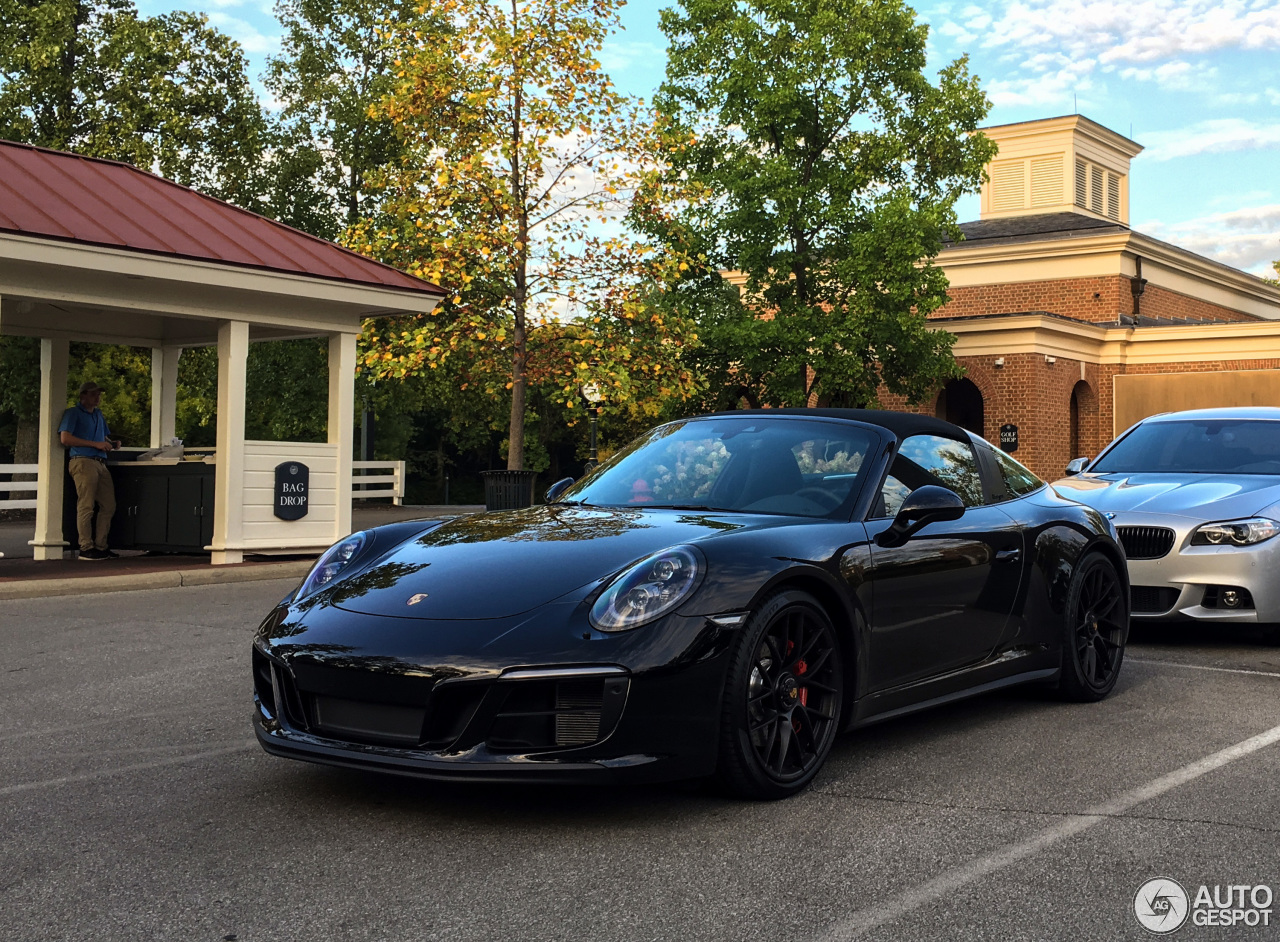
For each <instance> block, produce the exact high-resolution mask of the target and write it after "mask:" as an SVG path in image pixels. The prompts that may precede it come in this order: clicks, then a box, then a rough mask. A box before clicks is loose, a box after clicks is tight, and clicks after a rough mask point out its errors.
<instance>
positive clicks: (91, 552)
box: [80, 549, 108, 562]
mask: <svg viewBox="0 0 1280 942" xmlns="http://www.w3.org/2000/svg"><path fill="white" fill-rule="evenodd" d="M80 558H81V559H87V560H91V561H93V562H97V561H98V560H100V559H107V558H108V556H107V552H106V550H100V549H87V550H81V551H80Z"/></svg>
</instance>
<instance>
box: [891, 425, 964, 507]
mask: <svg viewBox="0 0 1280 942" xmlns="http://www.w3.org/2000/svg"><path fill="white" fill-rule="evenodd" d="M926 484H936V485H939V486H941V487H945V488H948V489H950V490H953V491H955V492H956V493H957V494H958V495H960V499H961V500H963V501H964V505H965V506H966V507H978V506H980V505H982V504H983V503H984V500H983V496H982V477H981V475H980V474H979V473H978V459H977V456H976V455H975V454H974V453H973V447H972V446H971V445H970V444H969V443H968V442H959V441H956V440H955V439H952V438H942V437H941V436H938V435H912V436H911V437H910V438H908V439H907V440H906V441H904V442H903V443H902V447H901V448H900V449H899V450H898V454H897V455H896V456H895V457H894V459H893V465H892V467H890V468H889V473H888V475H886V476H885V481H884V486H883V487H882V488H881V489H880V506H879V507H878V508H873V513H874V515H875V516H881V517H892V516H894V515H895V514H897V512H898V509H899V508H900V507H901V506H902V501H903V500H904V499H905V498H906V496H907V495H908V494H910V493H911V492H912V491H914V490H915V489H916V488H918V487H924V486H925V485H926Z"/></svg>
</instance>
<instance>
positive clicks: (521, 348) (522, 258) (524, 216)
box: [507, 0, 529, 471]
mask: <svg viewBox="0 0 1280 942" xmlns="http://www.w3.org/2000/svg"><path fill="white" fill-rule="evenodd" d="M518 16H519V8H518V7H517V6H516V0H511V26H512V29H517V28H518ZM522 82H523V78H522V76H521V75H520V70H519V69H518V68H517V69H516V73H515V76H514V78H513V80H512V83H511V85H512V88H513V89H514V90H515V91H514V100H513V101H512V111H511V197H512V199H513V200H515V204H516V206H517V210H516V211H517V213H519V221H518V227H517V230H516V231H517V236H516V238H517V239H518V240H519V244H518V246H517V248H516V253H515V258H514V259H513V260H512V274H513V275H514V276H515V277H514V279H513V280H514V286H513V287H514V290H513V291H512V297H511V301H512V303H513V304H514V305H515V322H516V325H515V336H514V338H513V340H514V345H515V350H514V352H513V354H512V357H511V425H510V428H509V430H508V435H507V470H508V471H520V470H523V468H524V392H525V390H524V385H525V378H524V370H525V364H526V362H527V360H528V350H527V348H526V336H525V326H526V325H525V310H526V307H527V305H528V303H529V282H528V275H529V211H528V204H527V201H526V198H525V192H524V186H523V181H522V180H521V177H520V144H521V142H522V138H523V137H524V128H523V125H522V118H523V115H522V109H523V106H524V93H523V90H522Z"/></svg>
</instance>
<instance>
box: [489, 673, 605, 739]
mask: <svg viewBox="0 0 1280 942" xmlns="http://www.w3.org/2000/svg"><path fill="white" fill-rule="evenodd" d="M604 686H605V685H604V681H603V680H568V681H566V680H545V681H523V680H522V681H520V682H518V683H515V684H511V685H510V689H509V690H508V691H507V693H506V697H505V699H504V701H503V703H502V708H501V710H500V711H499V713H498V715H497V716H496V717H495V719H494V723H493V727H492V728H491V729H490V731H489V735H488V746H489V748H490V749H493V750H494V751H497V752H511V751H518V750H521V749H548V748H554V747H561V746H584V745H586V744H587V743H592V742H595V741H596V740H597V739H599V738H600V714H601V711H602V710H603V708H604Z"/></svg>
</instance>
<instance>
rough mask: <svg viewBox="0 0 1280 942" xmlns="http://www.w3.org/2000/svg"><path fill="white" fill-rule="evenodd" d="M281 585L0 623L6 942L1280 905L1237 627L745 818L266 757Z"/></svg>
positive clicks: (1107, 918)
mask: <svg viewBox="0 0 1280 942" xmlns="http://www.w3.org/2000/svg"><path fill="white" fill-rule="evenodd" d="M289 588H291V585H290V584H288V583H284V582H257V583H248V584H243V585H230V586H198V587H190V588H182V589H164V590H156V591H138V592H121V593H111V594H102V595H96V596H92V597H83V598H51V599H32V600H24V601H9V602H0V652H2V653H0V670H2V671H3V674H2V676H3V684H0V797H2V798H3V803H2V804H0V833H2V834H3V835H4V836H3V840H2V841H0V914H2V918H0V926H2V927H3V930H4V935H5V937H6V939H17V940H53V939H57V940H62V939H66V940H72V939H86V940H88V939H92V940H103V939H128V940H149V939H166V940H167V939H182V940H188V939H191V940H206V939H207V940H228V942H232V940H234V942H252V940H277V939H279V940H303V939H353V940H354V939H360V940H363V939H377V940H383V939H406V940H407V939H441V940H455V939H456V940H472V939H502V940H526V939H533V940H542V939H548V940H550V939H573V940H596V939H599V940H615V939H617V940H646V939H655V940H671V939H679V940H694V939H716V940H721V939H723V940H755V939H759V940H776V939H832V940H834V939H844V938H867V939H882V940H915V939H938V940H956V939H966V940H967V939H991V940H1015V939H1029V940H1039V939H1071V940H1084V939H1100V940H1101V939H1106V940H1112V939H1145V938H1150V937H1151V934H1150V933H1148V931H1147V930H1145V929H1143V928H1142V927H1141V926H1140V925H1139V924H1138V922H1137V920H1136V918H1135V916H1134V912H1133V905H1134V896H1135V893H1136V892H1137V891H1138V889H1139V887H1140V886H1141V885H1142V884H1143V883H1144V882H1146V881H1147V880H1150V879H1152V878H1155V877H1168V878H1172V879H1174V880H1177V881H1178V882H1179V883H1181V884H1182V885H1183V886H1184V887H1186V888H1187V889H1188V890H1189V891H1190V892H1191V893H1192V894H1194V893H1195V892H1196V890H1197V889H1198V888H1199V887H1200V886H1201V885H1207V886H1208V887H1209V889H1210V891H1212V890H1213V888H1214V887H1215V886H1217V887H1220V888H1221V889H1222V891H1223V892H1226V887H1227V886H1228V885H1236V886H1240V885H1245V886H1256V885H1260V884H1267V885H1268V886H1269V887H1271V888H1272V889H1273V890H1275V891H1276V893H1280V784H1278V783H1280V648H1275V647H1266V646H1262V645H1261V644H1259V643H1258V642H1257V640H1256V639H1255V638H1253V637H1252V636H1250V635H1249V634H1248V633H1243V632H1241V633H1233V634H1230V635H1227V636H1224V637H1222V638H1219V639H1215V641H1214V642H1213V643H1207V642H1206V641H1205V639H1204V637H1203V635H1202V634H1201V633H1198V632H1189V631H1179V630H1169V631H1165V630H1160V631H1152V630H1146V631H1143V632H1142V633H1141V634H1140V635H1139V636H1138V637H1137V639H1136V640H1135V642H1134V643H1133V644H1132V645H1131V647H1130V651H1129V660H1128V662H1127V664H1126V666H1125V670H1124V673H1123V675H1122V676H1121V679H1120V683H1119V686H1118V688H1117V690H1116V692H1115V694H1114V695H1113V696H1112V697H1111V698H1110V699H1108V700H1107V701H1105V702H1103V703H1101V704H1096V705H1068V704H1062V703H1058V702H1055V701H1053V700H1051V699H1049V698H1047V697H1045V696H1043V695H1041V694H1038V693H1036V692H1012V693H1004V694H999V695H993V696H987V697H983V698H979V699H975V700H972V701H968V702H966V703H964V704H961V705H959V706H952V707H950V708H947V709H945V710H940V711H934V712H931V713H925V714H920V715H917V716H915V717H912V718H908V719H905V720H899V721H895V722H890V723H886V724H883V725H881V726H877V727H873V728H870V729H867V730H864V731H860V732H856V733H854V734H852V735H848V736H845V737H844V738H843V739H842V740H840V742H839V743H838V744H837V747H836V751H835V753H834V755H833V757H832V761H831V762H830V764H829V765H828V767H827V769H826V770H825V771H824V773H823V774H822V775H821V777H820V778H819V779H818V780H817V782H816V783H815V786H814V787H813V788H811V789H810V790H809V791H808V792H806V793H804V794H803V795H801V796H799V797H797V798H795V799H792V800H790V801H786V802H780V803H772V804H751V803H742V802H736V801H729V800H726V799H723V798H720V797H718V796H717V795H715V794H714V793H710V792H708V791H707V790H705V789H701V788H698V787H695V786H691V785H677V786H669V787H660V788H646V789H640V788H636V789H622V788H609V787H603V786H602V787H597V788H592V789H583V788H575V789H550V788H545V789H530V788H500V787H491V788H477V787H474V786H469V787H457V786H450V787H445V786H438V785H431V784H424V783H418V782H414V781H405V780H398V779H391V778H384V777H379V776H374V775H368V774H361V773H355V772H348V771H341V770H333V769H326V768H322V767H318V766H310V765H305V764H302V763H297V762H290V761H286V760H282V759H275V758H271V757H268V756H267V755H265V754H264V753H263V752H262V751H261V750H260V749H259V748H258V746H257V745H256V744H255V743H254V742H253V737H252V732H251V730H250V727H249V720H248V716H249V697H250V694H249V687H250V685H249V672H248V654H249V639H250V637H251V635H252V631H253V628H254V626H255V625H256V624H257V622H258V621H259V620H260V618H261V616H262V615H263V614H265V612H266V611H267V610H268V609H269V608H270V607H271V605H272V603H273V602H274V601H275V600H276V599H277V598H279V597H280V596H281V595H283V594H284V593H285V592H286V591H287V590H288V589H289ZM1274 908H1275V909H1276V910H1277V911H1278V912H1277V913H1276V915H1280V901H1277V903H1276V905H1275V906H1274ZM1170 937H1171V938H1176V939H1256V940H1263V939H1274V938H1277V937H1280V929H1277V928H1276V920H1272V925H1270V926H1269V927H1263V926H1261V925H1259V926H1249V925H1245V924H1243V923H1241V924H1237V925H1235V926H1233V927H1221V926H1202V925H1195V924H1193V923H1192V922H1191V921H1188V922H1187V923H1186V924H1185V925H1184V926H1183V927H1182V928H1181V929H1179V930H1178V931H1177V932H1176V933H1173V934H1172V935H1171V936H1170Z"/></svg>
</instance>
